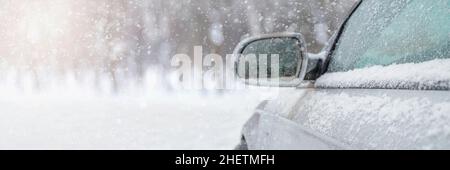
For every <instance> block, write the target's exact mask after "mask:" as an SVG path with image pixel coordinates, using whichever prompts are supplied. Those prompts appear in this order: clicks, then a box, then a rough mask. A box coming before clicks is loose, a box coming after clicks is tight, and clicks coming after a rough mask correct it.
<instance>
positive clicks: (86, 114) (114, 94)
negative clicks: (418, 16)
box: [0, 0, 356, 149]
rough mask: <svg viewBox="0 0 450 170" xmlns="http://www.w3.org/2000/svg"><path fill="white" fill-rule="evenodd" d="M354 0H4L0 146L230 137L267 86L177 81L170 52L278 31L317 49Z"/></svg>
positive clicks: (0, 11)
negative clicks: (201, 88) (215, 86)
mask: <svg viewBox="0 0 450 170" xmlns="http://www.w3.org/2000/svg"><path fill="white" fill-rule="evenodd" d="M355 1H356V0H94V1H93V0H58V1H55V0H35V1H29V0H0V136H2V137H1V138H0V148H19V149H20V148H32V149H33V148H45V149H58V148H65V149H78V148H93V149H103V148H105V149H108V148H115V149H117V148H125V149H128V148H134V149H136V148H137V149H155V148H156V149H174V148H177V149H217V148H219V149H229V148H232V146H233V145H234V144H235V143H237V140H238V139H239V130H240V128H241V126H242V124H243V123H244V122H245V120H246V119H247V118H248V117H249V116H250V115H251V114H252V110H253V108H254V107H255V106H256V104H258V102H259V101H261V100H262V99H263V98H265V97H267V96H266V95H265V94H263V93H261V92H257V91H250V90H248V91H246V93H240V94H239V96H240V98H242V94H248V95H247V96H244V98H245V99H246V100H245V101H243V100H240V101H239V102H236V96H238V95H236V94H234V93H233V92H229V94H228V93H227V94H223V93H215V92H210V93H209V92H208V93H204V92H203V93H201V94H196V93H195V92H183V91H175V90H174V86H176V84H177V83H178V79H177V78H176V77H174V76H173V71H174V70H175V68H173V67H171V65H170V60H171V58H172V56H174V55H175V54H178V53H183V54H188V55H189V56H193V50H194V46H202V47H203V54H209V53H217V54H220V55H221V56H224V57H225V55H226V54H230V53H232V51H233V48H234V47H235V45H237V43H239V41H240V40H242V39H244V38H247V37H250V36H254V35H259V34H265V33H275V32H301V33H302V34H303V35H304V36H305V37H306V40H307V46H308V50H309V52H312V53H315V52H319V51H320V50H321V48H322V47H324V45H326V43H327V42H328V39H329V37H330V36H331V35H332V34H334V33H335V32H336V30H337V28H338V27H339V25H340V23H341V22H342V21H343V19H344V17H345V15H346V14H347V13H348V12H349V8H350V7H351V6H352V5H353V4H354V3H355ZM205 94H207V95H206V96H205ZM221 103H228V106H227V107H224V106H223V104H221ZM230 108H231V109H230ZM224 122H225V123H224ZM217 124H221V125H220V126H217ZM212 125H215V126H214V127H212V128H211V126H212ZM204 129H209V130H208V131H204ZM190 130H192V133H191V132H188V131H190ZM217 131H224V132H226V133H223V134H224V135H222V136H220V135H213V134H215V133H216V132H217ZM202 132H203V133H202ZM180 134H183V135H180ZM206 139H209V140H208V141H206V142H205V141H204V140H206ZM168 141H172V142H168ZM179 141H186V142H185V143H184V144H180V143H179ZM199 141H202V142H199Z"/></svg>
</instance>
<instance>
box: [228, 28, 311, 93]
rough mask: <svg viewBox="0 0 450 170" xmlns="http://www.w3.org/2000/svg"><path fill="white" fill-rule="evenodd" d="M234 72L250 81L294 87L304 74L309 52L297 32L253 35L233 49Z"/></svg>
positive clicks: (243, 79)
mask: <svg viewBox="0 0 450 170" xmlns="http://www.w3.org/2000/svg"><path fill="white" fill-rule="evenodd" d="M234 56H235V64H234V66H235V74H236V75H237V77H238V79H239V80H241V81H244V82H245V83H246V84H249V85H257V86H278V87H295V86H297V85H299V84H300V83H301V82H302V81H303V80H304V77H305V75H306V69H307V65H308V56H307V53H306V44H305V41H304V38H303V36H302V35H301V34H299V33H280V34H270V35H262V36H258V37H252V38H249V39H246V40H244V41H242V42H241V43H239V45H238V46H237V47H236V48H235V50H234Z"/></svg>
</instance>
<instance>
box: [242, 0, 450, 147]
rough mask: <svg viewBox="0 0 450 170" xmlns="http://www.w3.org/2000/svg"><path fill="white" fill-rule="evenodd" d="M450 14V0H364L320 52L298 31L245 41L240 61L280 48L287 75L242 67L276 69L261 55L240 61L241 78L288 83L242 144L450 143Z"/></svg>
mask: <svg viewBox="0 0 450 170" xmlns="http://www.w3.org/2000/svg"><path fill="white" fill-rule="evenodd" d="M449 11H450V0H362V1H360V2H358V3H357V4H355V6H354V7H353V9H352V10H351V12H350V14H349V15H348V17H347V19H346V20H345V21H344V22H343V24H342V26H341V28H340V30H339V31H337V33H336V34H335V35H334V36H333V37H332V38H331V40H330V43H329V45H327V46H326V47H325V48H324V49H323V50H322V52H321V53H319V54H309V53H308V51H307V48H306V44H305V43H304V41H303V38H302V35H301V34H297V33H292V34H291V33H283V34H272V35H264V36H259V37H254V38H250V39H247V40H244V41H243V42H241V43H240V44H239V45H238V46H237V47H236V50H235V54H237V55H236V56H239V57H238V58H237V59H236V63H239V62H240V61H247V60H246V57H247V56H249V55H248V54H278V56H279V71H278V73H276V72H275V73H272V74H269V75H270V76H272V77H276V75H277V74H278V75H279V80H280V82H279V83H278V84H273V83H270V82H268V81H266V80H267V79H265V80H262V79H263V78H264V77H261V76H260V75H259V74H257V75H249V74H245V75H244V74H242V73H240V71H239V70H244V71H248V70H249V68H252V67H253V68H256V69H257V70H259V71H261V70H263V69H265V68H266V67H269V68H268V69H267V70H269V72H270V71H274V70H271V69H270V67H271V66H268V64H267V63H265V64H264V63H261V62H257V63H258V64H256V63H247V64H235V68H236V74H237V76H238V77H239V78H240V79H241V80H242V81H244V82H245V83H247V84H249V85H256V86H270V87H272V86H277V87H273V88H278V87H283V88H280V90H279V95H278V97H277V99H273V100H267V101H264V102H262V103H261V104H260V105H259V106H258V107H257V108H256V111H255V113H254V115H253V116H252V117H251V118H250V119H249V120H248V122H247V123H246V124H245V126H244V128H243V131H242V140H241V143H240V144H239V146H238V147H237V149H450V91H449V90H450V54H449V51H450V12H449ZM239 54H241V55H239ZM269 60H270V59H269ZM244 73H245V72H244ZM258 73H259V72H258Z"/></svg>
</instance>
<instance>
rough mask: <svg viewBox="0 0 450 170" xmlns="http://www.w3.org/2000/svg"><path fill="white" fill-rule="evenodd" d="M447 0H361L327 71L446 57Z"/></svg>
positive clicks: (449, 41)
mask: <svg viewBox="0 0 450 170" xmlns="http://www.w3.org/2000/svg"><path fill="white" fill-rule="evenodd" d="M449 51H450V0H426V1H425V0H396V1H392V0H364V1H363V2H362V3H361V5H360V6H359V8H358V9H357V10H356V11H355V13H354V14H353V15H352V17H351V18H350V19H349V21H348V23H347V25H346V27H345V30H344V32H343V34H342V36H341V38H340V40H339V42H338V44H337V46H336V50H335V52H334V55H333V56H332V59H331V62H330V65H329V67H328V71H329V72H345V71H349V70H354V69H359V68H365V67H370V66H375V65H382V66H386V65H391V64H403V63H421V62H424V61H429V60H433V59H439V58H441V59H442V58H450V55H449Z"/></svg>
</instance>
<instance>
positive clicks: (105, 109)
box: [0, 92, 263, 149]
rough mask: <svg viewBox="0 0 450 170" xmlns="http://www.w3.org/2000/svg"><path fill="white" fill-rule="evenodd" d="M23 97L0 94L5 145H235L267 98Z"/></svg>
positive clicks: (0, 141) (0, 133)
mask: <svg viewBox="0 0 450 170" xmlns="http://www.w3.org/2000/svg"><path fill="white" fill-rule="evenodd" d="M18 96H19V97H14V96H9V95H8V96H1V97H0V108H1V110H0V149H232V148H233V147H234V146H235V145H236V144H237V143H238V141H239V137H240V136H239V135H240V130H241V128H242V125H243V124H244V123H245V121H246V120H247V119H248V118H249V117H250V116H251V114H252V110H253V109H254V108H255V107H256V105H257V104H258V102H259V101H261V100H262V98H263V96H261V95H260V94H257V93H253V94H252V93H251V92H248V93H233V94H225V95H222V96H217V95H209V96H202V95H198V94H177V95H169V94H159V95H155V94H154V95H148V96H146V97H143V96H140V97H139V96H138V97H135V96H120V97H117V96H116V97H111V96H89V97H85V96H83V95H75V96H78V97H74V96H73V95H71V96H70V97H64V96H61V95H46V96H42V95H40V96H28V97H25V96H23V95H18ZM55 96H58V97H55Z"/></svg>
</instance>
